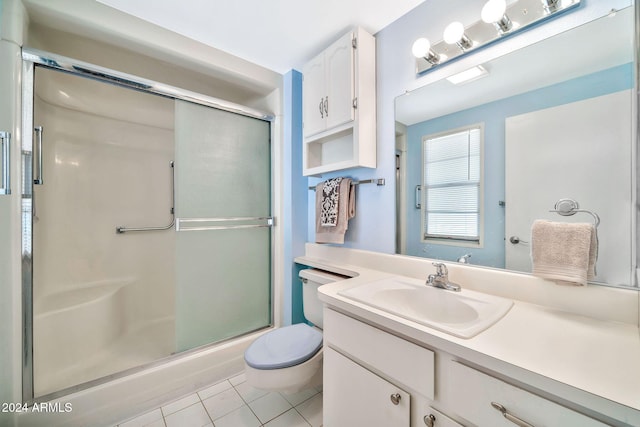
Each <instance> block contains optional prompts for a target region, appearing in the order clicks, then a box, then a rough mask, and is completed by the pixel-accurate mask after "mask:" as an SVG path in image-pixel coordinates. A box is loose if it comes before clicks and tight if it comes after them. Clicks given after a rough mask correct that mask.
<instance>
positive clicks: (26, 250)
mask: <svg viewBox="0 0 640 427" xmlns="http://www.w3.org/2000/svg"><path fill="white" fill-rule="evenodd" d="M36 67H44V68H48V69H52V70H57V71H60V72H65V73H68V74H72V75H75V76H78V77H84V78H91V79H94V80H98V81H102V82H105V83H111V84H114V85H117V86H121V87H124V88H127V89H132V90H137V91H141V92H145V93H149V94H154V95H158V96H163V97H166V98H170V99H173V100H182V101H187V102H190V103H193V104H198V105H202V106H206V107H211V108H215V109H218V110H222V111H227V112H230V113H235V114H239V115H242V116H246V117H251V118H254V119H258V120H263V121H265V122H268V123H269V130H270V135H269V144H270V155H271V161H270V167H271V194H270V200H271V206H270V210H271V216H270V217H268V218H265V219H266V220H267V225H260V226H261V227H264V226H266V227H270V228H271V229H272V230H273V226H274V225H275V219H274V216H273V213H274V212H275V209H276V206H275V203H274V201H275V200H276V198H275V197H274V183H276V182H277V180H276V179H275V177H274V173H275V168H274V160H275V155H276V151H275V150H274V147H275V146H274V141H276V138H275V137H276V129H275V124H276V117H275V116H274V115H272V114H269V113H265V112H263V111H260V110H257V109H254V108H251V107H246V106H243V105H240V104H235V103H232V102H229V101H225V100H221V99H218V98H214V97H210V96H207V95H203V94H199V93H196V92H191V91H188V90H186V89H181V88H177V87H174V86H170V85H166V84H163V83H159V82H156V81H152V80H148V79H145V78H142V77H137V76H133V75H130V74H126V73H121V72H119V71H115V70H111V69H108V68H104V67H100V66H97V65H93V64H89V63H87V62H83V61H78V60H75V59H71V58H68V57H64V56H61V55H56V54H52V53H49V52H44V51H40V50H37V49H27V48H24V49H23V50H22V99H23V103H22V142H21V146H22V185H21V187H22V208H21V209H22V212H21V214H22V232H21V234H22V255H21V259H22V401H23V403H28V404H31V403H33V402H39V401H48V400H52V399H54V398H57V397H60V396H64V395H67V394H70V393H74V392H77V391H79V390H84V389H87V388H90V387H93V386H95V385H98V384H102V383H105V382H108V381H111V380H113V379H115V378H120V377H123V376H126V375H130V374H132V373H134V372H138V371H141V370H143V369H147V368H150V367H153V366H157V365H160V364H164V363H166V362H167V361H173V360H177V359H180V358H184V357H187V356H189V355H191V354H193V353H197V352H200V351H203V350H205V349H208V348H210V347H212V346H215V345H219V344H221V343H224V342H227V341H231V340H234V339H237V338H240V337H242V336H244V335H248V334H251V333H253V332H255V331H247V332H245V333H243V334H241V335H238V336H235V337H231V338H227V339H224V340H221V341H217V342H214V343H210V344H205V345H203V346H200V347H196V348H193V349H190V350H186V351H182V352H179V353H176V354H173V355H168V356H166V357H164V358H162V359H159V360H155V361H152V362H149V363H147V364H144V365H141V366H137V367H134V368H130V369H126V370H124V371H120V372H116V373H113V374H110V375H107V376H105V377H100V378H97V379H95V380H91V381H88V382H86V383H81V384H77V385H75V386H71V387H68V388H65V389H62V390H58V391H55V392H53V393H49V394H46V395H43V396H39V397H38V398H35V396H34V372H33V370H34V366H33V250H32V243H33V231H32V224H33V217H32V205H30V206H29V207H28V208H25V203H24V201H25V200H30V201H31V200H33V199H32V195H33V185H34V184H33V129H34V124H33V112H34V108H33V107H34V102H33V99H34V98H33V97H34V94H35V86H34V83H35V68H36ZM178 223H179V222H178V220H177V219H176V222H175V224H178ZM172 228H173V229H174V230H175V231H176V232H177V231H179V230H178V228H177V227H176V225H174V226H173V227H172ZM270 234H271V235H270V251H271V265H272V268H271V272H270V277H269V281H270V289H269V292H270V301H269V304H270V325H267V326H266V327H271V326H273V325H274V320H275V318H276V317H275V311H276V309H277V304H276V299H275V293H274V283H275V268H273V265H274V262H273V259H274V257H275V256H276V255H277V252H276V242H275V240H276V235H277V233H275V232H273V231H272V232H271V233H270ZM261 329H262V328H261Z"/></svg>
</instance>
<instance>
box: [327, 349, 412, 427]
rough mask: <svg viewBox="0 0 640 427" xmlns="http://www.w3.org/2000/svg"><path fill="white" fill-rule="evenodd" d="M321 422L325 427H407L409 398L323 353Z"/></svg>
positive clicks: (337, 357)
mask: <svg viewBox="0 0 640 427" xmlns="http://www.w3.org/2000/svg"><path fill="white" fill-rule="evenodd" d="M323 369H324V385H323V390H324V398H323V420H324V425H326V426H328V427H341V426H367V427H389V426H393V427H403V426H406V427H408V426H409V425H410V409H411V407H410V398H411V396H410V395H409V394H408V393H406V392H405V391H403V390H401V389H399V388H398V387H396V386H394V385H393V384H391V383H389V382H387V381H386V380H384V379H382V378H380V377H379V376H377V375H375V374H374V373H372V372H370V371H368V370H367V369H365V368H363V367H362V366H360V365H358V364H356V363H354V362H352V361H351V360H350V359H348V358H346V357H344V356H343V355H341V354H340V353H338V352H336V351H335V350H332V349H331V348H329V347H325V349H324V367H323Z"/></svg>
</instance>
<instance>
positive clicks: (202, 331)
mask: <svg viewBox="0 0 640 427" xmlns="http://www.w3.org/2000/svg"><path fill="white" fill-rule="evenodd" d="M270 232H271V230H270V229H269V228H248V229H231V230H214V231H184V232H179V233H178V260H177V261H178V266H179V267H178V271H179V273H178V282H177V289H176V292H177V294H176V307H177V309H176V339H177V343H176V344H177V350H178V351H183V350H188V349H190V348H193V347H197V346H200V345H204V344H208V343H211V342H216V341H220V340H222V339H225V338H230V337H234V336H237V335H240V334H243V333H246V332H249V331H252V330H255V329H258V328H261V327H264V326H267V325H269V324H270V323H271V306H270V301H271V295H270V277H271V270H270V264H271V259H270V257H269V252H270V245H271V240H270Z"/></svg>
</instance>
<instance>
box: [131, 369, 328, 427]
mask: <svg viewBox="0 0 640 427" xmlns="http://www.w3.org/2000/svg"><path fill="white" fill-rule="evenodd" d="M262 426H264V427H309V426H312V427H321V426H322V391H321V389H320V390H317V389H309V390H304V391H302V392H300V393H296V394H284V393H274V392H268V391H264V390H258V389H256V388H253V387H251V386H250V385H249V384H247V383H246V381H245V376H244V374H240V375H238V376H235V377H232V378H229V379H228V380H225V381H222V382H220V383H218V384H214V385H212V386H210V387H208V388H205V389H203V390H200V391H198V392H197V393H193V394H190V395H188V396H185V397H182V398H181V399H178V400H176V401H174V402H171V403H168V404H166V405H164V406H162V407H160V408H158V409H155V410H153V411H151V412H147V413H145V414H142V415H140V416H138V417H136V418H133V419H130V420H128V421H124V422H122V423H121V424H118V427H262Z"/></svg>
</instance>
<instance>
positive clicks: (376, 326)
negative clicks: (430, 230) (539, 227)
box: [296, 244, 640, 427]
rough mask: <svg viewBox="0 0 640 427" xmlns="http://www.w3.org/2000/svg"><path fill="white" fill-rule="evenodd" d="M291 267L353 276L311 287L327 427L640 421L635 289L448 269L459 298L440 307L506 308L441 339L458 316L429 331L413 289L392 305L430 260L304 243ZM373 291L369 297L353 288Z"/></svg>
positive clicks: (616, 423)
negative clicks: (472, 303) (320, 311)
mask: <svg viewBox="0 0 640 427" xmlns="http://www.w3.org/2000/svg"><path fill="white" fill-rule="evenodd" d="M296 262H298V263H299V264H304V265H308V266H312V267H315V268H321V269H325V270H328V271H333V272H336V273H340V274H343V275H347V276H350V277H352V278H351V279H347V280H344V281H340V282H336V283H332V284H329V285H325V286H323V287H321V288H320V290H319V293H320V298H321V300H323V301H324V303H325V312H324V319H325V320H324V348H325V350H324V354H325V362H324V424H325V425H327V426H329V427H331V426H343V425H368V426H394V427H395V426H398V427H400V426H425V425H426V426H437V427H441V426H445V427H448V426H505V427H508V426H514V425H520V426H536V427H539V426H581V427H582V426H607V425H612V426H628V425H631V426H637V425H640V363H639V361H640V334H639V331H638V309H639V308H638V293H637V292H636V291H633V290H624V289H617V288H606V287H600V286H587V287H560V286H557V285H555V284H552V283H550V282H547V281H544V280H541V279H538V278H535V277H532V276H528V275H524V274H517V273H508V272H502V271H496V270H490V269H481V268H476V267H472V266H460V265H455V264H448V266H449V272H450V275H449V276H450V279H451V280H452V281H454V282H456V283H458V284H460V285H461V286H462V291H461V292H459V293H457V292H456V293H453V294H454V295H453V296H449V294H446V295H447V296H446V297H444V299H443V300H442V301H443V302H442V303H443V304H449V303H448V302H447V301H446V300H447V298H454V299H455V298H462V299H464V298H466V297H469V295H470V296H471V297H474V296H477V297H478V298H482V295H486V296H487V297H488V298H489V299H491V298H496V301H497V302H499V303H502V302H512V304H510V305H509V307H508V308H507V311H506V312H505V313H502V314H500V315H499V316H497V317H498V318H497V319H494V321H493V322H488V324H486V325H484V326H483V328H484V329H482V328H481V330H477V331H473V332H472V333H470V334H467V335H469V337H467V338H463V337H462V336H463V335H464V334H461V333H459V331H446V332H445V330H446V323H447V322H450V323H451V324H455V323H456V322H458V320H456V319H447V318H446V317H445V318H442V317H441V318H440V323H441V325H438V324H437V322H436V323H434V325H433V326H427V324H428V321H429V315H428V314H425V315H424V316H423V317H424V318H420V317H419V315H418V314H417V313H418V312H417V311H416V314H415V315H414V314H412V310H415V307H412V305H413V304H415V301H418V303H422V302H420V299H419V297H418V296H417V295H418V294H411V298H410V299H408V300H405V301H403V302H400V303H398V304H405V310H402V309H401V308H398V307H401V305H394V304H396V303H395V302H394V301H396V300H397V299H398V296H397V295H398V293H397V292H394V291H393V289H392V288H393V285H389V284H393V283H397V282H398V281H402V282H403V283H404V282H406V283H409V284H412V283H417V282H419V281H420V280H422V281H424V279H426V278H427V276H428V275H429V274H430V273H433V272H434V271H435V269H434V267H433V266H432V265H431V261H429V260H423V259H417V258H411V257H404V256H397V255H386V254H379V253H373V252H366V251H360V250H353V249H345V248H336V247H328V246H320V245H315V244H308V245H307V247H306V253H305V256H304V257H299V258H297V259H296ZM376 284H377V285H376ZM376 286H378V287H379V288H380V289H379V290H378V291H377V292H379V293H378V299H377V300H376V298H374V297H371V298H369V297H363V296H362V295H363V292H361V291H355V290H357V289H360V290H366V289H367V288H369V291H371V288H372V287H376ZM384 286H387V287H388V288H387V289H383V288H384ZM429 291H430V292H432V294H430V296H429V298H430V299H435V298H439V297H438V295H435V296H434V295H433V292H442V293H450V292H452V291H448V290H444V289H433V288H431V289H429ZM369 293H370V294H372V292H369ZM354 294H355V295H357V296H358V297H357V299H354ZM373 294H375V292H373ZM455 294H458V295H455ZM465 294H466V295H465ZM367 298H369V299H367ZM381 301H385V302H381ZM396 302H397V301H396ZM423 302H424V303H425V304H427V303H426V300H424V301H423ZM389 304H391V305H389ZM465 304H466V303H465ZM463 305H464V304H463ZM467 305H469V304H467ZM447 307H448V309H447V310H446V311H447V312H450V313H453V314H449V315H451V316H455V315H457V314H456V313H460V312H461V311H460V310H461V309H460V308H456V307H455V306H453V305H447ZM394 310H395V312H394ZM429 310H431V311H434V312H435V311H436V310H435V308H434V307H431V308H429V307H428V306H425V313H426V312H428V311H429ZM478 310H479V309H478ZM441 315H442V314H441ZM445 315H447V314H446V313H445ZM412 316H413V317H414V320H412ZM471 317H473V316H470V317H469V319H467V320H471V321H470V323H474V322H476V320H473V319H471ZM479 317H482V316H479ZM425 318H426V320H425ZM433 319H436V320H437V313H436V314H434V315H433V316H432V320H433ZM480 320H482V319H480ZM460 322H461V323H465V322H466V320H465V319H462V320H461V321H460ZM460 322H458V323H460ZM442 325H444V326H445V328H444V329H443V328H442V327H441V326H442Z"/></svg>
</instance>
